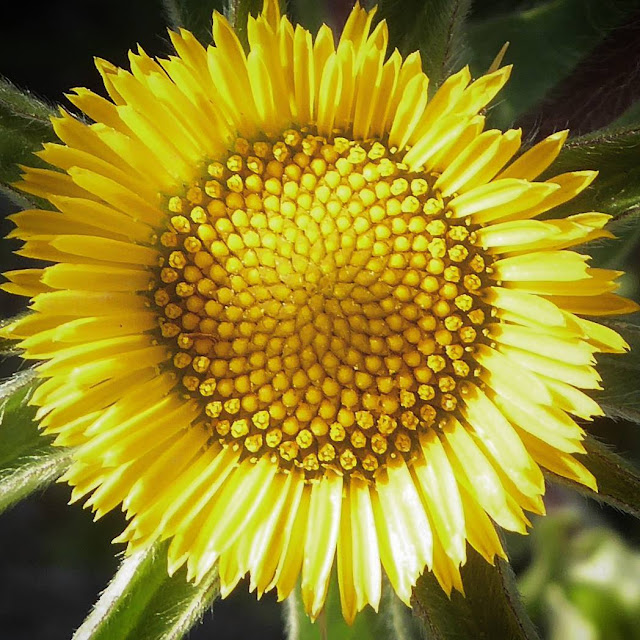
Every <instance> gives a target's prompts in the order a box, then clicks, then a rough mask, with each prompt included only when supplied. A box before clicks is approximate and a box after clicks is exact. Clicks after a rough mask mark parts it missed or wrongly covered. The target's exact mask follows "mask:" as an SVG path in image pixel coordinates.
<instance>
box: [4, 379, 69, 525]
mask: <svg viewBox="0 0 640 640" xmlns="http://www.w3.org/2000/svg"><path fill="white" fill-rule="evenodd" d="M36 385H37V382H36V381H35V376H34V373H33V371H32V370H28V371H23V372H21V373H18V374H16V375H14V376H13V377H12V378H10V379H9V380H7V381H6V382H4V383H3V384H2V385H0V513H1V512H2V511H5V510H6V509H8V508H9V507H11V506H12V505H14V504H15V503H16V502H19V501H20V500H22V499H23V498H25V497H27V496H28V495H29V494H31V493H33V492H34V491H37V490H39V489H44V488H45V487H46V486H47V485H49V484H50V483H52V482H53V481H55V480H57V479H58V478H59V477H60V476H61V475H62V473H64V471H65V470H66V469H67V467H68V466H69V463H70V454H69V452H68V451H67V450H65V449H61V448H60V447H53V446H52V445H51V438H47V437H45V436H42V435H41V434H40V433H39V431H38V427H37V425H36V423H35V422H34V420H33V418H34V416H35V409H34V408H33V407H30V406H28V405H27V401H28V399H29V396H30V394H31V392H32V391H33V389H34V388H35V386H36Z"/></svg>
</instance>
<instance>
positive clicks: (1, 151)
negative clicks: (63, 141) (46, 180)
mask: <svg viewBox="0 0 640 640" xmlns="http://www.w3.org/2000/svg"><path fill="white" fill-rule="evenodd" d="M55 115H56V112H55V110H54V109H53V107H51V106H49V105H48V104H46V103H44V102H42V101H41V100H38V99H37V98H35V97H34V96H33V95H32V94H30V93H28V92H23V91H20V89H18V88H17V87H15V86H14V85H13V84H11V83H10V82H9V81H8V80H5V79H3V78H0V182H3V183H5V184H9V183H11V182H15V181H16V180H18V178H19V177H20V168H19V167H18V166H17V165H18V164H29V165H32V166H44V163H43V162H42V161H40V160H39V159H38V158H36V157H34V156H33V152H34V151H38V150H39V149H40V148H41V147H42V143H44V142H50V141H52V140H54V139H55V137H56V136H55V133H54V131H53V127H52V126H51V121H50V118H51V117H52V116H55Z"/></svg>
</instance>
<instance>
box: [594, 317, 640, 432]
mask: <svg viewBox="0 0 640 640" xmlns="http://www.w3.org/2000/svg"><path fill="white" fill-rule="evenodd" d="M600 322H601V323H602V324H606V325H607V326H609V327H611V328H612V329H614V330H615V331H617V332H618V333H619V334H620V335H621V336H622V337H623V338H624V339H625V340H626V341H627V342H628V343H629V346H630V347H631V350H630V351H629V353H625V354H606V353H605V354H601V355H599V356H598V366H597V369H598V372H599V373H600V375H601V376H602V387H603V390H602V391H599V392H597V393H596V394H595V399H596V400H597V401H598V403H599V404H600V406H601V407H602V408H603V410H604V412H605V413H606V414H607V415H608V416H609V417H612V418H622V419H624V420H630V421H631V422H635V423H638V424H640V386H639V385H638V380H640V326H639V325H637V324H632V323H630V322H624V321H622V320H601V321H600Z"/></svg>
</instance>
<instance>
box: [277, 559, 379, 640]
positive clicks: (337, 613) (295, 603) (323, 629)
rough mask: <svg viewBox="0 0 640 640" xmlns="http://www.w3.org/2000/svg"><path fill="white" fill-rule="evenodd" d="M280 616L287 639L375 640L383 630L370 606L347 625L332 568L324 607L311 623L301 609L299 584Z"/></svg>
mask: <svg viewBox="0 0 640 640" xmlns="http://www.w3.org/2000/svg"><path fill="white" fill-rule="evenodd" d="M284 617H285V628H286V630H287V636H286V637H287V640H325V639H326V638H331V640H376V638H380V637H381V635H380V634H381V632H383V631H384V626H382V621H381V618H380V616H377V615H376V614H375V612H374V611H373V609H371V608H370V607H367V608H366V609H364V611H361V612H360V613H359V614H358V615H357V616H356V619H355V621H354V623H353V624H352V625H351V626H350V625H348V624H347V623H346V622H345V620H344V617H343V615H342V609H341V606H340V592H339V589H338V580H337V575H336V571H334V572H333V574H332V576H331V580H330V581H329V590H328V592H327V598H326V601H325V605H324V609H323V610H322V612H321V613H320V615H319V616H318V619H317V620H316V621H315V622H311V619H310V618H309V616H308V615H307V614H306V612H305V610H304V605H303V603H302V595H301V593H300V584H298V586H297V587H296V588H295V589H294V590H293V592H292V593H291V595H290V596H289V597H288V598H287V599H286V600H285V608H284ZM382 637H384V634H383V635H382Z"/></svg>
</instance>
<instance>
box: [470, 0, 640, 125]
mask: <svg viewBox="0 0 640 640" xmlns="http://www.w3.org/2000/svg"><path fill="white" fill-rule="evenodd" d="M637 7H638V4H637V2H636V1H635V0H621V1H619V2H616V3H604V2H601V1H600V0H555V1H553V2H544V3H539V4H538V5H537V6H534V7H531V8H530V9H527V10H525V11H522V10H521V9H518V10H516V11H513V12H511V13H506V14H505V13H498V15H494V16H491V17H488V18H486V19H483V20H480V21H478V22H476V23H470V24H469V27H468V41H469V47H470V49H471V53H472V60H471V67H472V70H473V72H474V75H475V76H478V75H480V74H482V73H485V72H486V70H487V69H488V67H489V66H490V64H491V62H492V60H493V59H494V57H495V56H496V54H497V53H498V51H499V50H500V48H501V47H502V46H503V45H504V43H505V41H509V42H510V46H509V50H508V51H507V55H506V57H505V62H506V63H512V64H513V65H514V72H513V74H512V76H511V79H510V81H509V83H508V84H507V86H506V87H505V88H504V89H503V90H502V92H501V93H500V100H499V102H497V103H496V104H495V105H494V106H493V107H492V108H491V112H490V116H491V122H492V124H493V125H495V126H496V127H498V128H500V129H503V128H506V127H508V126H510V125H511V124H512V123H513V122H514V121H515V120H516V119H517V118H518V116H520V115H522V114H524V113H525V112H527V111H529V110H531V109H532V108H533V107H534V106H535V105H536V104H538V103H539V102H540V101H542V99H543V98H544V96H545V94H546V93H547V92H548V91H549V90H550V89H552V88H553V87H554V86H555V85H557V84H558V83H560V82H561V81H562V80H564V79H565V78H566V77H567V76H568V75H569V73H570V72H571V71H572V70H573V69H574V68H575V67H576V65H577V64H578V63H579V62H580V61H581V60H582V59H583V58H584V57H585V56H586V55H587V54H588V53H589V52H590V51H591V50H592V49H593V48H594V47H595V46H596V45H597V44H598V43H599V42H601V41H602V40H603V39H604V38H605V37H606V36H607V34H608V33H610V31H611V30H612V29H614V28H615V27H617V26H618V25H620V24H622V23H623V22H624V20H625V19H626V18H627V17H628V16H629V15H630V14H631V13H632V12H633V11H634V10H637Z"/></svg>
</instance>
